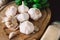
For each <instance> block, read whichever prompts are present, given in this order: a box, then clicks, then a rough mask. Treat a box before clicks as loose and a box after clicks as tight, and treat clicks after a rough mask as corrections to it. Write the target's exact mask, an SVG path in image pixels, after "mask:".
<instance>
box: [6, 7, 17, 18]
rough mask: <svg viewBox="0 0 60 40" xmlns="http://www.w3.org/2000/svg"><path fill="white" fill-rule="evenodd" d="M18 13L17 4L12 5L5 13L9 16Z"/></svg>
mask: <svg viewBox="0 0 60 40" xmlns="http://www.w3.org/2000/svg"><path fill="white" fill-rule="evenodd" d="M16 13H17V8H16V7H15V6H10V7H9V8H8V9H7V10H6V12H5V15H6V16H7V17H8V16H15V15H16Z"/></svg>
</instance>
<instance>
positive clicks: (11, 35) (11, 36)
mask: <svg viewBox="0 0 60 40" xmlns="http://www.w3.org/2000/svg"><path fill="white" fill-rule="evenodd" d="M16 35H17V33H16V32H11V33H10V34H9V39H11V38H13V37H14V36H16Z"/></svg>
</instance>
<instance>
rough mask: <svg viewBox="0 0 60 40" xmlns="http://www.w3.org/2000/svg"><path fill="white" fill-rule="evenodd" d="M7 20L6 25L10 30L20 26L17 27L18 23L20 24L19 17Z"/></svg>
mask: <svg viewBox="0 0 60 40" xmlns="http://www.w3.org/2000/svg"><path fill="white" fill-rule="evenodd" d="M5 20H7V21H6V22H5V25H6V27H7V28H9V29H10V30H16V29H17V28H18V27H17V25H18V23H17V19H16V18H14V17H13V18H12V17H11V18H10V19H5Z"/></svg>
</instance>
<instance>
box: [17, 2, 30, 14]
mask: <svg viewBox="0 0 60 40" xmlns="http://www.w3.org/2000/svg"><path fill="white" fill-rule="evenodd" d="M28 10H29V8H28V7H27V6H25V5H24V2H23V1H22V5H20V6H19V7H18V12H19V13H27V12H28Z"/></svg>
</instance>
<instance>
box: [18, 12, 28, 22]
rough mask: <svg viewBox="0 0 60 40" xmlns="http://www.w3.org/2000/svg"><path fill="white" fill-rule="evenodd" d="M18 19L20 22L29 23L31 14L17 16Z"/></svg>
mask: <svg viewBox="0 0 60 40" xmlns="http://www.w3.org/2000/svg"><path fill="white" fill-rule="evenodd" d="M17 19H18V21H20V22H23V21H27V20H28V19H29V14H28V13H21V14H18V15H17Z"/></svg>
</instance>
